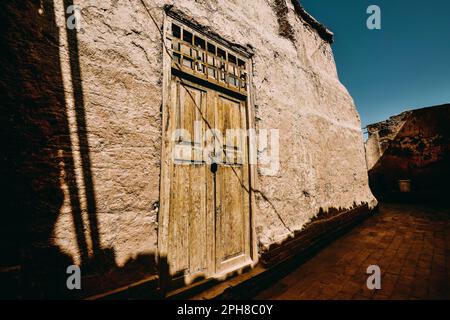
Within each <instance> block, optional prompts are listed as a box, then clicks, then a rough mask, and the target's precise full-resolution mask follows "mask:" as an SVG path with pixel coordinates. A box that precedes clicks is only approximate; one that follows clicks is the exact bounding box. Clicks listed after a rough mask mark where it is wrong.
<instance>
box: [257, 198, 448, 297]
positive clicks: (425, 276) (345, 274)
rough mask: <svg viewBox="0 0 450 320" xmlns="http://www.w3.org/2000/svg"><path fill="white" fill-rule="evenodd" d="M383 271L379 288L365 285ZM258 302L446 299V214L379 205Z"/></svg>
mask: <svg viewBox="0 0 450 320" xmlns="http://www.w3.org/2000/svg"><path fill="white" fill-rule="evenodd" d="M370 265H378V266H379V267H380V268H381V289H380V290H373V291H371V290H369V289H368V288H367V286H366V281H367V277H368V276H369V275H367V274H366V270H367V267H368V266H370ZM256 299H290V300H298V299H307V300H311V299H343V300H348V299H358V300H366V299H382V300H386V299H390V300H398V299H402V300H403V299H450V209H442V208H431V207H426V206H419V205H403V204H382V205H380V212H379V213H378V214H376V215H374V216H372V217H370V218H368V219H367V220H365V221H364V222H363V223H362V224H361V225H359V226H357V227H355V228H354V229H353V230H351V231H350V232H349V233H347V234H345V235H344V236H342V237H341V238H339V239H337V240H336V241H334V242H333V243H332V244H330V245H329V246H328V247H326V248H325V249H323V250H322V251H320V252H319V253H318V254H317V255H316V256H314V257H313V258H311V259H310V260H308V261H307V262H306V263H304V264H303V265H301V266H300V267H299V268H297V269H296V270H294V271H293V272H291V273H290V274H288V275H287V276H286V277H284V278H283V279H281V280H280V281H278V282H277V283H275V284H273V285H272V286H271V287H269V288H267V289H266V290H264V291H263V292H261V293H259V295H258V296H257V297H256Z"/></svg>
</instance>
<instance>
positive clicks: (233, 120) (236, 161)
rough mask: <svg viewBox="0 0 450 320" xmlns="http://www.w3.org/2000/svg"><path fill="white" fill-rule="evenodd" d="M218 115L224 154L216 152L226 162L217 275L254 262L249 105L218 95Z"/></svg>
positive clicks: (219, 182)
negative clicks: (246, 139)
mask: <svg viewBox="0 0 450 320" xmlns="http://www.w3.org/2000/svg"><path fill="white" fill-rule="evenodd" d="M215 114H216V127H217V129H218V130H219V131H220V132H221V133H222V135H223V141H221V142H219V143H217V145H219V146H220V147H221V150H219V152H217V150H216V154H218V153H220V154H221V159H222V163H221V164H220V165H219V169H218V171H217V174H216V190H217V191H216V263H217V266H216V271H217V272H219V273H220V272H224V271H226V270H228V269H230V268H233V267H237V266H238V265H241V264H243V263H245V261H247V260H248V259H250V256H249V235H250V230H249V207H248V204H249V202H248V199H249V192H248V173H247V172H248V170H247V168H246V167H245V166H244V165H243V155H244V154H245V152H244V145H245V144H244V136H243V134H244V130H245V129H246V122H245V104H244V103H243V102H241V101H236V100H233V99H230V98H228V97H226V96H223V95H218V97H217V109H216V112H215ZM219 138H220V137H219Z"/></svg>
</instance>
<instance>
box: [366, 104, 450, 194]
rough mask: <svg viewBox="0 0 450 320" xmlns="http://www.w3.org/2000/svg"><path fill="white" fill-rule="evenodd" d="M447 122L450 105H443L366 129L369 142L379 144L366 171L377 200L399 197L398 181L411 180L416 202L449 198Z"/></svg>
mask: <svg viewBox="0 0 450 320" xmlns="http://www.w3.org/2000/svg"><path fill="white" fill-rule="evenodd" d="M449 122H450V105H443V106H437V107H431V108H425V109H419V110H413V111H407V112H404V113H402V114H400V115H398V116H394V117H391V118H389V119H388V120H386V121H383V122H379V123H376V124H372V125H369V126H368V131H369V140H371V139H373V140H377V141H379V145H380V150H381V153H380V156H379V157H378V158H377V159H373V160H376V161H375V164H374V165H373V167H372V168H371V170H370V171H369V177H370V185H371V188H372V190H373V192H374V193H375V195H376V196H377V197H379V198H380V199H384V200H386V199H391V198H393V197H395V198H398V196H399V194H398V193H399V186H398V180H411V187H412V196H413V197H414V198H415V200H430V199H433V200H434V199H439V198H440V197H441V198H444V199H445V198H447V197H448V193H449V187H448V179H449V178H450V157H449V154H450V132H449V128H448V123H449ZM369 140H368V141H369ZM368 157H370V155H368ZM445 200H446V199H445Z"/></svg>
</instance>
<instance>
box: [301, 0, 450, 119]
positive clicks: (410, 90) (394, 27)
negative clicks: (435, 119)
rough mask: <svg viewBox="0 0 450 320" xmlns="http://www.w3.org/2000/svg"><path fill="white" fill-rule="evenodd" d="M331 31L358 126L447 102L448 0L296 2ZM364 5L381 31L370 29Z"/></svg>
mask: <svg viewBox="0 0 450 320" xmlns="http://www.w3.org/2000/svg"><path fill="white" fill-rule="evenodd" d="M300 2H301V3H302V5H303V7H304V8H305V9H306V10H307V11H308V12H309V13H311V14H312V15H313V16H314V17H315V18H316V19H318V20H319V21H320V22H322V23H323V24H324V25H326V26H327V27H328V28H329V29H330V30H331V31H333V32H334V34H335V38H334V41H335V42H334V44H333V51H334V55H335V60H336V64H337V68H338V72H339V77H340V79H341V82H342V83H343V84H344V85H345V86H346V87H347V89H348V90H349V91H350V94H351V95H352V96H353V99H354V100H355V102H356V106H357V108H358V111H359V114H360V115H361V122H362V126H363V127H364V126H366V125H367V124H370V123H374V122H378V121H381V120H384V119H386V118H388V117H389V116H391V115H395V114H398V113H400V112H402V111H404V110H409V109H416V108H421V107H428V106H433V105H438V104H443V103H450V0H428V1H425V0H414V1H407V0H373V1H366V0H301V1H300ZM369 5H378V6H379V7H380V8H381V23H382V25H381V30H369V29H367V27H366V21H367V18H368V17H369V15H368V14H366V10H367V7H368V6H369Z"/></svg>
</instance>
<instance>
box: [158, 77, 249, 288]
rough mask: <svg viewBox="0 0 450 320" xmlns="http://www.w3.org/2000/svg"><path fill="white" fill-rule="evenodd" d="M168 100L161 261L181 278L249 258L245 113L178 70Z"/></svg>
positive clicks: (235, 103)
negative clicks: (165, 219)
mask: <svg viewBox="0 0 450 320" xmlns="http://www.w3.org/2000/svg"><path fill="white" fill-rule="evenodd" d="M171 100H172V101H171V108H172V110H171V112H170V114H171V117H170V118H169V122H170V125H169V131H171V133H170V134H171V147H170V148H171V157H172V160H171V161H170V170H169V179H170V182H169V183H170V195H169V196H166V197H164V198H165V199H167V200H168V202H169V203H168V207H169V210H168V211H169V212H168V215H169V217H168V237H167V262H168V267H169V274H170V278H171V280H172V283H177V282H181V284H183V283H184V284H186V283H191V282H192V281H194V280H196V279H203V278H209V277H213V276H217V275H221V274H223V273H226V272H228V271H233V270H235V269H237V268H240V267H243V266H244V264H249V263H251V258H250V209H249V206H250V204H249V201H250V200H249V199H250V196H249V173H248V155H247V153H248V151H247V149H248V146H247V139H246V136H245V132H246V129H247V119H246V117H247V112H246V103H245V101H241V100H238V99H234V98H231V97H229V96H227V95H225V94H222V93H219V92H218V91H215V90H212V89H210V88H205V87H202V86H200V85H197V84H195V83H192V82H189V81H187V80H184V79H180V78H178V77H176V76H173V77H172V82H171ZM176 129H178V131H175V130H176ZM180 129H181V130H180ZM212 129H215V130H214V131H212ZM208 131H209V132H208ZM217 133H219V134H217ZM208 137H209V138H208ZM212 140H213V141H212ZM207 145H212V146H213V149H212V156H211V153H210V152H205V150H207V149H208V148H207ZM213 163H215V164H213ZM216 164H217V165H216ZM215 168H216V169H215Z"/></svg>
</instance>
